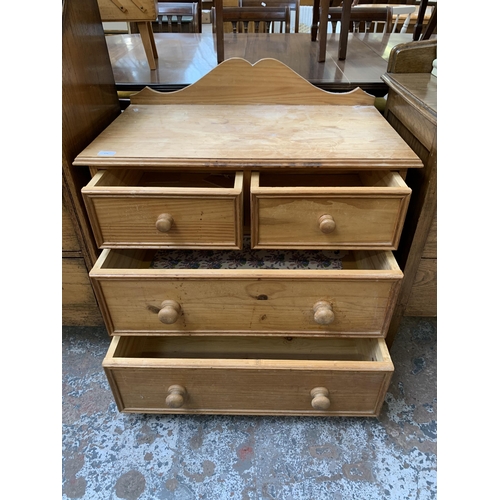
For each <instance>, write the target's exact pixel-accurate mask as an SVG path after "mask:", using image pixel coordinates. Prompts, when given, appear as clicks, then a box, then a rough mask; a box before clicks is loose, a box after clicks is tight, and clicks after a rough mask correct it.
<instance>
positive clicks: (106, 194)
mask: <svg viewBox="0 0 500 500" xmlns="http://www.w3.org/2000/svg"><path fill="white" fill-rule="evenodd" d="M221 185H226V186H228V187H221ZM242 191H243V173H242V172H237V173H236V174H233V175H230V176H225V177H223V176H215V175H212V176H211V175H209V174H201V175H197V174H191V175H189V176H186V175H182V174H181V175H177V174H173V175H172V174H168V173H165V174H160V173H156V174H152V175H146V174H143V173H142V172H139V171H130V170H123V171H103V172H99V173H98V174H97V175H96V176H94V178H93V179H92V181H91V182H90V183H89V184H88V186H86V187H85V188H84V189H82V194H83V198H84V201H85V204H86V207H87V212H88V214H89V219H90V222H91V225H92V228H93V231H94V235H95V238H96V241H97V244H98V245H99V247H100V248H124V247H145V248H183V247H188V248H233V249H238V248H241V247H242V237H243V236H242V235H243V228H242V226H243V219H242V217H243V215H242V214H243V205H242V204H243V199H242V197H243V193H242Z"/></svg>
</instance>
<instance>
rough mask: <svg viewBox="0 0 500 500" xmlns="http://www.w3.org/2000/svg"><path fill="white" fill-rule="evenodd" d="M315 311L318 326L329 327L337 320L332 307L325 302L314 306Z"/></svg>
mask: <svg viewBox="0 0 500 500" xmlns="http://www.w3.org/2000/svg"><path fill="white" fill-rule="evenodd" d="M313 311H314V321H316V323H318V325H329V324H330V323H333V320H334V319H335V314H334V313H333V308H332V305H331V304H330V303H329V302H325V301H324V300H320V301H319V302H316V304H314V306H313Z"/></svg>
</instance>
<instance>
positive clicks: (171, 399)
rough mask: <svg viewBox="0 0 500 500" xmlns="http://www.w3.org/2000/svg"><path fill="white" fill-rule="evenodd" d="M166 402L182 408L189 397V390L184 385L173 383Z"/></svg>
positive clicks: (171, 406)
mask: <svg viewBox="0 0 500 500" xmlns="http://www.w3.org/2000/svg"><path fill="white" fill-rule="evenodd" d="M167 394H168V396H167V397H166V399H165V403H166V405H167V406H168V407H169V408H180V407H181V406H182V405H183V404H184V403H185V402H186V399H187V391H186V389H184V387H182V385H171V386H170V387H169V388H168V391H167Z"/></svg>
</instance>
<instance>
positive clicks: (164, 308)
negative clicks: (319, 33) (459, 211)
mask: <svg viewBox="0 0 500 500" xmlns="http://www.w3.org/2000/svg"><path fill="white" fill-rule="evenodd" d="M83 166H86V167H88V168H90V169H91V171H92V172H93V174H94V175H93V178H92V180H91V182H90V183H89V184H88V186H86V187H85V188H84V189H83V190H82V194H83V197H84V201H85V205H86V207H87V212H88V215H89V219H90V221H91V225H92V228H93V231H94V235H95V238H96V241H97V244H98V246H99V247H100V248H101V249H102V253H101V255H100V257H99V259H98V260H97V262H96V263H95V266H94V268H93V269H92V271H91V273H90V278H91V282H92V284H93V286H94V290H95V292H96V296H97V299H98V302H99V305H100V308H101V311H102V314H103V317H104V321H105V323H106V326H107V329H108V332H109V334H110V336H111V337H112V339H111V345H110V348H109V351H108V354H107V356H106V358H105V359H104V361H103V367H104V370H105V372H106V375H107V377H108V380H109V383H110V387H111V389H112V391H113V394H114V397H115V400H116V403H117V405H118V408H119V409H120V410H121V411H127V412H146V413H220V414H257V415H268V414H269V415H322V416H325V415H332V416H333V415H343V416H346V415H351V416H376V415H378V413H379V412H380V408H381V406H382V403H383V401H384V396H385V393H386V390H387V387H388V384H389V382H390V378H391V375H392V372H393V370H394V367H393V364H392V362H391V358H390V355H389V352H388V349H387V346H386V344H385V340H384V338H385V336H386V333H387V330H388V327H389V323H390V319H391V315H392V312H393V309H394V306H395V300H396V298H397V294H398V290H399V287H400V284H401V279H402V277H403V275H402V272H401V271H400V269H399V267H398V264H397V262H396V260H395V258H394V256H393V254H392V250H395V249H396V248H397V246H398V242H399V238H400V234H401V230H402V227H403V224H404V219H405V215H406V210H407V207H408V202H409V198H410V196H411V192H410V189H409V188H408V187H407V186H406V184H405V182H404V172H405V171H406V169H408V168H420V167H421V166H422V164H421V162H420V160H419V159H418V157H417V156H416V155H415V154H414V153H413V152H412V151H411V149H410V148H409V147H408V146H407V145H406V144H405V143H404V142H403V141H402V140H401V139H400V138H399V136H398V135H397V134H396V133H395V132H394V131H393V129H392V128H391V127H390V125H389V124H388V123H387V122H386V121H385V120H384V118H383V117H382V115H380V113H379V112H378V111H377V110H376V108H375V107H374V106H373V97H371V96H369V95H367V94H365V93H364V92H362V91H360V90H356V91H354V92H350V93H347V94H331V93H328V92H325V91H322V90H319V89H317V88H315V87H314V86H312V85H310V84H309V83H308V82H307V81H305V80H303V79H302V78H301V77H300V76H298V75H297V74H296V73H294V72H293V71H292V70H290V69H289V68H288V67H286V66H284V65H283V64H282V63H280V62H278V61H275V60H270V59H264V60H261V61H259V62H258V63H257V64H255V65H253V66H252V65H250V64H249V63H248V62H246V61H244V60H242V59H230V60H227V61H225V62H223V63H222V64H220V65H219V66H217V67H216V68H215V69H214V70H213V71H211V72H210V73H208V74H207V75H206V76H205V77H204V78H202V79H201V80H200V81H198V82H197V83H195V84H193V85H191V86H189V87H186V88H185V89H183V90H181V91H178V92H173V93H169V94H162V93H158V92H155V91H152V90H150V89H144V90H143V91H141V92H139V93H138V94H136V95H135V96H132V98H131V104H130V106H129V107H128V108H127V109H126V110H125V111H124V112H123V113H122V115H121V116H119V117H118V118H117V119H116V120H115V122H113V123H112V124H111V125H110V126H109V127H108V128H107V129H106V130H104V131H103V132H102V133H101V134H100V136H99V137H97V138H96V139H95V140H94V141H93V142H92V143H91V144H90V145H89V146H88V147H87V148H86V149H85V150H84V151H83V152H82V153H81V154H80V155H79V156H78V157H77V158H76V160H75V168H81V167H83Z"/></svg>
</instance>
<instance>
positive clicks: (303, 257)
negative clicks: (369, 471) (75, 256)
mask: <svg viewBox="0 0 500 500" xmlns="http://www.w3.org/2000/svg"><path fill="white" fill-rule="evenodd" d="M244 240H246V243H245V248H247V251H245V249H244V250H241V251H238V250H236V251H224V250H220V251H218V250H168V251H164V250H155V249H148V250H141V249H137V250H133V249H114V250H112V251H109V250H108V251H106V250H105V251H104V252H103V255H102V256H101V259H100V261H99V268H100V269H103V270H104V269H109V270H112V269H116V270H119V269H144V270H145V269H147V270H151V271H153V270H156V269H166V270H168V269H214V270H217V269H221V270H224V269H231V270H233V269H235V270H238V269H280V270H287V269H289V270H294V271H297V270H301V269H302V270H312V269H316V270H338V271H341V270H362V271H380V270H386V271H398V272H399V267H398V265H397V262H396V260H395V258H394V256H393V254H392V252H388V251H364V250H359V251H344V250H340V251H339V250H251V251H250V250H248V238H244Z"/></svg>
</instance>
